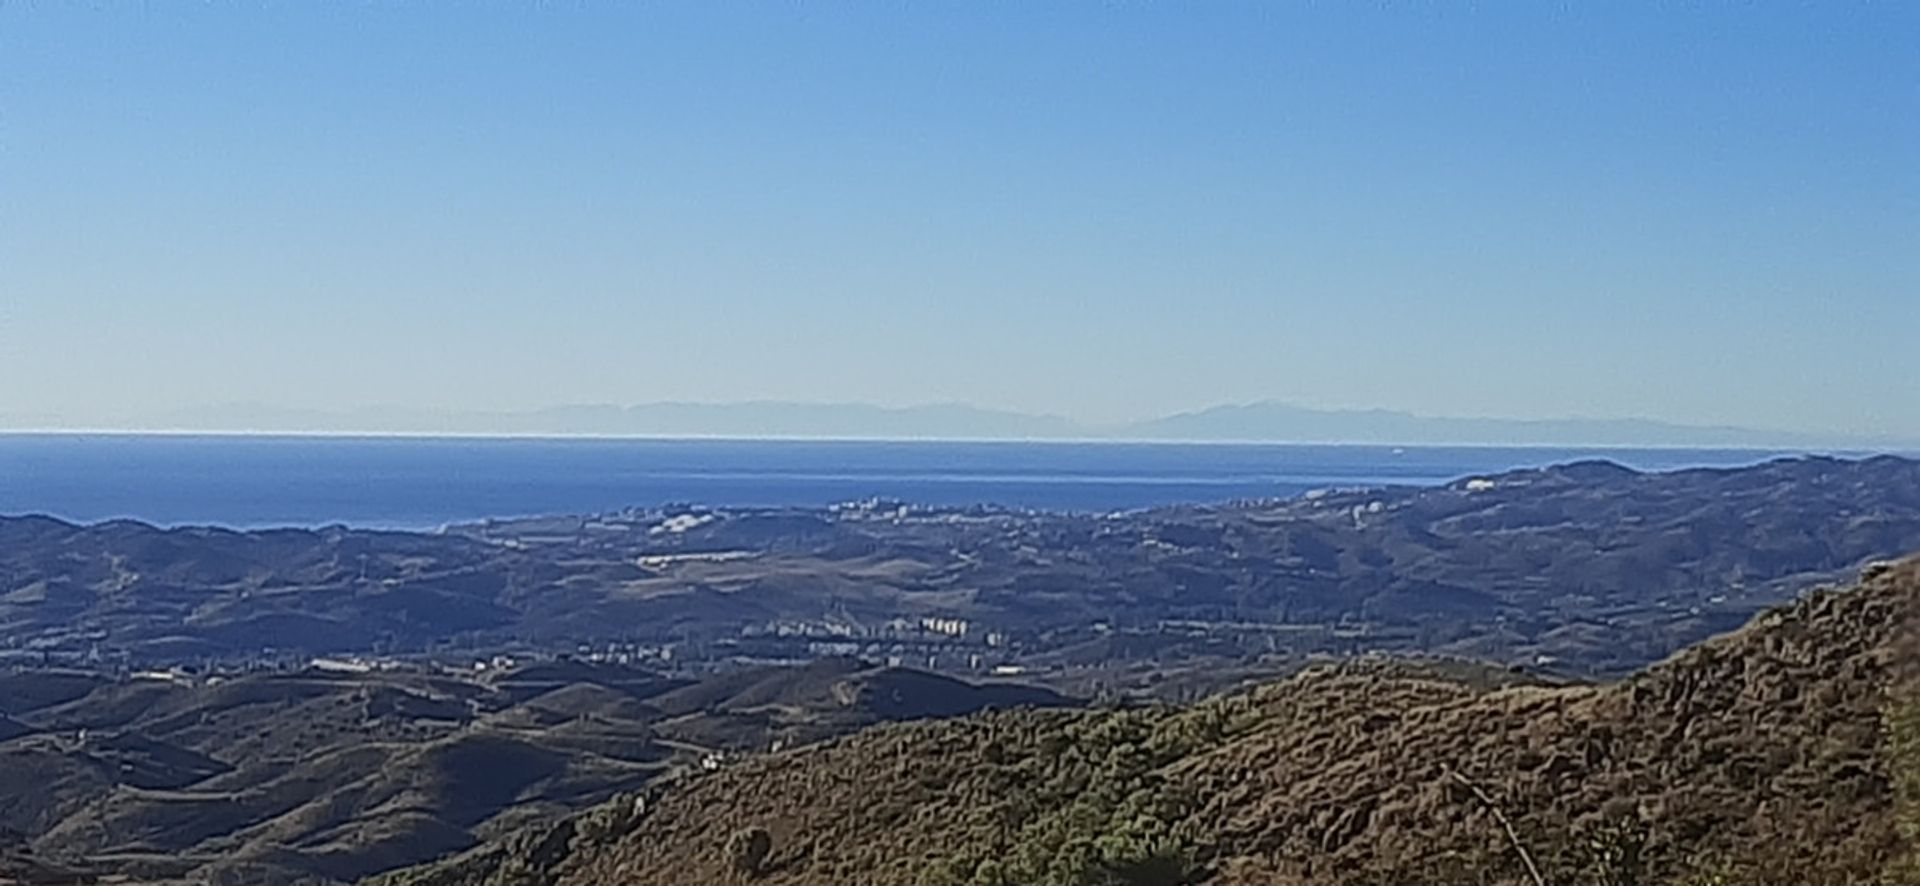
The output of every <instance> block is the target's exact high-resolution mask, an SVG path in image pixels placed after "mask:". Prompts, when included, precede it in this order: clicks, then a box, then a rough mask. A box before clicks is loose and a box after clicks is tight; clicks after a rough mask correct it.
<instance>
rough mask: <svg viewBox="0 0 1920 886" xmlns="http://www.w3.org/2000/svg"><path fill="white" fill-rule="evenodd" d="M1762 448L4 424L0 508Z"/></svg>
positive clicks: (169, 511)
mask: <svg viewBox="0 0 1920 886" xmlns="http://www.w3.org/2000/svg"><path fill="white" fill-rule="evenodd" d="M1779 454H1781V453H1778V452H1767V451H1760V450H1751V449H1733V450H1728V449H1719V450H1714V449H1566V448H1499V447H1404V448H1401V447H1391V446H1309V445H1235V444H1174V443H1064V442H1047V443H992V442H932V441H916V442H882V441H802V440H663V439H528V438H444V437H443V438H420V437H292V436H181V435H81V434H23V435H0V513H5V514H25V513H39V514H49V515H52V516H56V517H60V518H63V519H68V520H75V521H83V522H86V521H99V520H107V519H115V518H132V519H137V520H144V521H148V522H152V523H158V524H161V525H186V524H210V525H218V526H229V527H236V528H253V527H263V526H279V525H292V526H318V525H325V524H330V523H344V524H348V525H352V526H364V527H388V528H407V529H425V528H434V527H438V526H441V525H444V524H447V523H452V522H461V521H469V520H478V519H482V518H486V517H506V516H521V515H532V514H560V513H569V514H579V513H595V512H605V511H612V510H618V509H620V508H625V507H646V506H655V505H661V504H667V503H674V502H694V503H699V504H706V505H720V506H728V505H733V506H738V505H811V506H819V505H827V504H832V503H834V502H839V501H848V500H853V499H860V498H868V497H874V496H879V497H886V498H897V499H902V500H906V501H911V502H918V503H925V504H939V505H963V504H975V503H988V504H999V505H1007V506H1015V507H1030V508H1041V509H1050V510H1077V511H1107V510H1116V509H1127V508H1140V507H1149V506H1154V505H1165V504H1175V503H1184V502H1215V501H1225V500H1229V499H1236V498H1254V497H1269V496H1292V495H1298V494H1301V493H1303V492H1306V491H1309V490H1312V489H1316V488H1323V487H1329V486H1361V485H1381V484H1436V483H1443V482H1446V481H1449V480H1453V479H1456V478H1459V477H1462V476H1468V475H1472V474H1480V473H1489V472H1494V471H1501V470H1506V469H1510V468H1516V467H1523V466H1532V465H1544V464H1553V463H1559V462H1566V461H1572V460H1576V459H1585V458H1606V459H1612V460H1614V461H1618V462H1620V463H1622V464H1626V465H1629V466H1632V467H1636V468H1641V469H1647V470H1666V469H1673V468H1680V467H1691V466H1732V465H1741V464H1750V463H1753V462H1756V461H1760V460H1764V459H1766V458H1770V457H1774V456H1776V455H1779Z"/></svg>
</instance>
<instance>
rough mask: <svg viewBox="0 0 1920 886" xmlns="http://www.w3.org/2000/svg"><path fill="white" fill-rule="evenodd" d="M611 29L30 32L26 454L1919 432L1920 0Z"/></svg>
mask: <svg viewBox="0 0 1920 886" xmlns="http://www.w3.org/2000/svg"><path fill="white" fill-rule="evenodd" d="M614 5H615V4H599V3H547V4H540V5H538V7H537V8H535V7H528V8H518V7H523V6H527V5H525V4H452V3H448V4H438V3H398V4H375V3H298V2H277V3H271V4H266V5H258V6H255V5H248V4H240V3H224V2H222V3H191V2H181V3H149V4H132V3H124V4H123V3H72V4H68V3H20V2H14V3H5V4H3V5H0V379H4V381H3V382H0V416H11V418H0V424H5V423H6V422H9V421H11V422H14V423H15V425H16V426H18V424H19V423H22V422H25V423H36V422H38V423H45V421H47V420H48V419H47V417H48V416H54V417H57V418H58V420H59V421H64V422H72V423H78V424H89V425H96V426H97V425H99V424H111V423H113V422H116V421H124V420H126V419H125V417H126V416H128V415H132V414H136V413H140V412H143V411H149V410H164V409H173V408H184V407H192V406H198V405H208V404H218V403H225V402H236V401H257V402H262V403H269V404H276V405H281V406H288V407H299V408H318V409H345V408H352V407H359V406H367V405H375V404H390V405H396V406H404V407H423V406H431V407H442V408H450V409H508V410H512V409H525V408H534V407H540V406H547V405H554V404H564V403H634V402H646V401H658V400H696V401H734V400H744V399H784V400H803V401H860V402H870V403H878V404H888V405H904V404H912V403H924V402H948V401H958V402H968V403H973V404H977V405H981V406H988V407H998V408H1008V409H1017V410H1026V411H1036V412H1051V413H1059V414H1063V415H1067V416H1071V417H1075V418H1078V419H1082V420H1087V421H1119V420H1124V419H1129V418H1136V417H1143V416H1147V415H1152V414H1156V413H1163V412H1169V411H1175V410H1181V409H1190V408H1195V407H1201V406H1207V405H1211V404H1215V403H1222V402H1235V401H1254V400H1266V399H1276V400H1285V401H1290V402H1294V403H1299V404H1303V405H1311V406H1327V407H1385V408H1395V409H1409V410H1414V411H1419V412H1424V413H1431V414H1446V415H1475V416H1504V417H1557V416H1569V415H1584V416H1642V417H1649V418H1658V419H1666V420H1671V421H1682V422H1693V423H1731V424H1741V425H1749V426H1760V427H1776V428H1788V429H1805V430H1818V431H1837V432H1847V433H1878V434H1890V435H1900V436H1904V437H1907V438H1910V439H1911V438H1920V50H1916V46H1920V4H1914V3H1899V2H1888V3H1842V2H1835V3H1732V2H1729V3H1666V4H1659V5H1642V4H1632V3H1624V2H1593V3H1582V4H1571V5H1569V4H1557V3H1535V2H1515V3H1479V4H1426V3H1418V4H1413V3H1392V4H1385V3H1382V4H1373V3H1365V4H1362V3H1316V4H1299V3H1224V2H1204V3H1157V4H1146V3H1134V2H1121V3H1101V4H1095V3H1032V2H1018V3H988V2H951V3H933V2H927V3H838V2H833V3H787V2H782V3H764V4H721V3H694V2H688V3H668V4H618V5H619V6H620V7H622V8H621V9H619V10H613V9H609V8H606V7H611V6H614Z"/></svg>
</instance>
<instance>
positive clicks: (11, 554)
mask: <svg viewBox="0 0 1920 886" xmlns="http://www.w3.org/2000/svg"><path fill="white" fill-rule="evenodd" d="M1915 549H1920V462H1915V461H1911V460H1906V459H1900V458H1893V457H1879V458H1873V459H1866V460H1858V461H1851V460H1841V459H1825V458H1803V459H1785V460H1780V461H1774V462H1768V463H1765V464H1761V465H1756V466H1753V467H1749V468H1741V469H1731V470H1688V471H1676V472H1670V473H1638V472H1635V471H1631V470H1628V469H1626V468H1623V467H1620V466H1617V465H1612V464H1609V463H1601V462H1590V463H1580V464H1570V465H1560V466H1556V467H1550V468H1542V469H1537V470H1524V471H1514V472H1510V473H1506V474H1499V475H1493V476H1487V477H1472V478H1462V479H1461V480H1460V481H1458V482H1455V483H1452V484H1449V485H1446V486H1442V487H1432V488H1427V487H1385V488H1366V489H1329V490H1323V491H1322V492H1320V493H1316V494H1312V495H1308V496H1305V497H1301V498H1294V499H1276V500H1262V501H1248V502H1235V503H1229V504H1222V505H1217V506H1205V507H1201V506H1192V507H1177V508H1164V509H1158V510H1150V511H1142V512H1129V513H1119V514H1072V513H1035V512H1028V511H1017V510H1005V509H993V508H970V509H940V508H931V509H927V508H915V507H913V506H911V505H906V504H900V503H879V502H875V503H867V504H864V505H860V506H851V507H842V508H831V509H736V510H725V509H707V508H699V507H695V506H676V507H673V508H666V509H655V510H646V511H631V512H622V513H616V514H606V515H598V516H585V517H543V518H530V519H524V520H505V521H494V522H490V523H485V524H476V525H473V526H463V527H455V528H453V529H452V530H451V531H449V532H446V533H434V534H420V533H396V532H369V531H361V530H351V529H344V528H339V527H333V528H326V529H319V530H294V529H288V530H275V531H260V532H229V531H225V530H218V529H204V528H188V529H173V530H162V529H157V528H154V527H151V526H145V525H141V524H138V523H130V522H125V521H120V522H112V523H103V524H98V525H94V526H75V525H71V524H67V523H62V522H60V521H57V520H51V519H47V518H39V517H24V518H0V636H5V637H6V638H7V639H8V643H9V645H8V646H7V647H6V648H0V658H4V659H6V660H10V661H14V662H28V663H32V664H36V665H38V664H46V663H53V664H61V663H75V662H84V661H89V660H95V659H98V658H105V659H106V660H108V661H112V662H123V663H126V664H128V665H130V666H140V665H143V664H158V665H171V664H176V663H181V662H197V661H210V660H211V661H224V662H255V661H262V660H268V661H282V662H284V661H288V660H291V661H304V660H305V659H306V658H307V657H310V656H312V655H323V654H336V653H373V654H385V655H420V654H433V653H445V652H447V651H448V650H451V649H457V650H460V651H461V653H462V654H465V653H469V652H481V651H486V652H492V651H506V652H513V651H526V650H534V651H544V652H551V651H556V650H566V651H571V650H573V649H574V648H575V647H576V646H577V645H578V644H582V643H586V644H598V645H601V646H604V645H606V644H621V645H622V646H623V647H626V648H627V651H629V652H633V653H635V654H645V655H654V656H657V657H671V659H672V660H673V661H674V662H676V663H685V662H688V661H689V660H690V657H691V659H694V660H698V661H701V662H707V663H724V662H731V661H733V660H735V659H740V660H748V661H750V660H755V659H787V660H791V659H801V658H813V657H819V656H821V655H838V654H857V655H862V656H865V657H869V658H875V659H878V660H888V659H891V658H896V657H897V658H899V659H900V660H901V661H902V662H903V663H904V662H906V661H913V662H915V663H916V664H920V665H922V666H926V667H930V668H933V669H944V670H981V669H985V668H989V667H993V666H998V665H1003V664H1005V665H1010V666H1015V667H1020V668H1025V669H1027V670H1029V671H1034V670H1062V671H1065V670H1074V669H1080V670H1086V669H1090V668H1092V669H1109V670H1112V671H1114V672H1115V673H1112V674H1105V673H1103V674H1099V675H1097V679H1098V680H1099V681H1101V682H1105V683H1109V684H1113V683H1122V682H1127V681H1132V680H1136V679H1139V678H1143V674H1142V673H1136V672H1135V670H1137V669H1144V670H1145V671H1147V672H1152V671H1154V670H1155V669H1157V668H1159V667H1161V666H1163V665H1165V664H1167V663H1169V662H1179V661H1194V660H1206V661H1212V662H1226V661H1232V660H1238V659H1245V658H1248V657H1253V656H1270V657H1273V658H1276V659H1280V660H1282V661H1283V662H1285V663H1289V664H1294V663H1297V662H1298V661H1300V660H1302V659H1304V658H1305V657H1307V656H1310V655H1313V654H1319V653H1334V654H1343V655H1346V654H1355V653H1368V652H1391V653H1400V652H1414V651H1420V652H1436V653H1442V654H1448V655H1455V656H1462V657H1472V658H1480V659H1488V660H1496V661H1501V662H1505V663H1517V664H1524V665H1529V666H1531V665H1535V664H1542V663H1551V664H1553V666H1554V667H1556V668H1558V669H1561V670H1564V671H1567V672H1570V673H1577V674H1586V675H1611V674H1619V673H1624V672H1626V671H1629V670H1631V669H1633V668H1636V667H1639V666H1643V665H1645V664H1647V663H1650V662H1652V661H1656V660H1658V659H1660V658H1661V657H1664V656H1665V655H1667V654H1669V653H1671V652H1672V651H1674V650H1676V649H1678V648H1681V647H1682V646H1685V645H1687V644H1689V643H1692V642H1695V641H1697V640H1700V639H1702V638H1704V637H1707V636H1710V635H1712V634H1714V633H1717V632H1721V631H1725V630H1729V629H1731V628H1733V627H1735V626H1737V625H1739V624H1741V623H1743V622H1744V621H1745V620H1746V619H1748V618H1749V617H1751V616H1752V615H1753V614H1754V613H1756V612H1758V611H1760V610H1762V609H1765V608H1767V607H1768V606H1772V605H1775V604H1777V603H1779V602H1782V601H1784V600H1788V599H1791V598H1792V597H1793V595H1794V594H1795V593H1797V592H1798V591H1800V590H1801V589H1803V588H1805V587H1807V586H1809V585H1812V584H1815V583H1819V582H1822V581H1832V580H1835V579H1837V578H1840V577H1842V576H1845V575H1847V574H1849V573H1850V571H1851V570H1854V569H1857V568H1858V567H1859V566H1860V565H1861V564H1863V563H1865V562H1867V561H1870V560H1874V559H1879V558H1884V557H1889V556H1896V555H1898V554H1901V553H1904V552H1906V551H1910V550H1915ZM928 620H932V621H931V622H929V621H928ZM929 623H933V624H945V625H947V626H948V627H943V628H938V629H935V628H929V627H927V625H928V624H929ZM1063 685H1064V684H1063Z"/></svg>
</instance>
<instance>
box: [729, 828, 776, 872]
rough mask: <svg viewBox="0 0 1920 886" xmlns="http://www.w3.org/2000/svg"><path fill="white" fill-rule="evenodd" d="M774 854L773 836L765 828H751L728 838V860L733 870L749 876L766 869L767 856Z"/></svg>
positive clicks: (736, 832)
mask: <svg viewBox="0 0 1920 886" xmlns="http://www.w3.org/2000/svg"><path fill="white" fill-rule="evenodd" d="M772 852H773V835H772V834H769V833H767V829H766V828H763V827H758V826H755V827H750V828H747V829H746V830H742V831H735V832H734V834H733V836H732V837H729V838H727V858H728V859H729V860H730V861H731V862H732V863H733V869H734V870H736V871H739V872H741V873H743V874H747V875H750V876H751V875H756V874H759V873H760V872H761V871H764V870H765V869H766V864H767V856H768V855H770V854H772Z"/></svg>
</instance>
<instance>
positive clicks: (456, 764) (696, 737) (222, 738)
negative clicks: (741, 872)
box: [0, 660, 1066, 884]
mask: <svg viewBox="0 0 1920 886" xmlns="http://www.w3.org/2000/svg"><path fill="white" fill-rule="evenodd" d="M1065 702H1066V700H1065V699H1063V698H1061V697H1059V696H1057V695H1054V694H1052V693H1049V692H1047V691H1045V690H1039V689H1032V688H1028V687H1019V686H1010V685H974V684H968V683H963V682H960V681H957V680H953V679H950V678H946V677H940V676H936V675H932V674H923V673H918V672H913V671H905V670H901V669H896V668H887V667H877V666H872V665H868V664H865V663H862V662H857V661H852V660H835V661H831V662H823V663H820V664H816V665H813V666H810V667H805V668H772V667H769V668H762V669H758V670H755V671H751V672H744V673H742V674H736V675H729V676H723V677H716V678H713V679H710V680H706V681H694V680H685V679H672V678H666V677H662V676H660V675H657V674H652V673H648V672H645V671H638V670H635V669H629V668H619V667H607V666H599V665H591V664H586V663H576V662H564V661H556V662H543V663H536V664H531V665H526V666H521V667H515V668H511V669H506V670H500V671H497V672H492V673H485V674H479V675H474V674H451V673H444V672H434V671H431V670H426V669H396V670H387V671H368V672H339V671H326V670H307V671H300V672H292V673H262V674H255V675H247V676H240V677H234V678H228V679H217V678H208V679H197V678H193V677H191V676H186V675H171V676H168V677H166V678H162V677H161V675H151V676H148V677H144V678H133V679H125V678H117V677H110V676H104V675H97V674H89V673H85V672H75V671H49V672H39V671H15V672H11V673H7V674H4V675H3V676H0V711H4V712H5V713H4V715H0V724H4V725H5V727H6V728H5V730H4V731H3V732H0V833H4V834H12V835H14V837H15V838H14V841H13V846H12V851H13V861H12V863H11V866H9V865H8V864H5V863H0V874H4V872H6V871H8V870H12V871H13V872H15V873H16V874H18V873H19V872H21V871H23V870H30V869H31V867H30V865H29V864H28V862H32V863H33V864H37V865H41V866H46V865H55V867H54V868H51V870H54V871H57V872H61V873H59V876H63V877H71V878H74V879H67V880H63V881H62V882H76V881H84V880H85V879H87V877H88V876H90V874H91V873H106V872H112V873H114V874H116V875H125V876H133V877H136V878H140V879H142V880H154V881H168V882H220V883H262V884H281V883H337V882H343V881H352V880H354V879H357V878H359V877H361V876H364V875H367V874H371V873H374V872H378V871H382V870H387V869H389V868H393V867H396V866H401V865H406V864H412V863H418V862H421V861H425V860H428V859H432V858H435V857H438V856H441V855H444V854H448V853H452V852H456V851H459V850H463V849H466V848H469V847H471V846H473V845H475V844H476V843H478V842H479V841H481V840H483V839H486V838H489V837H497V836H502V835H507V834H512V833H515V832H519V831H522V830H525V829H529V828H533V827H538V826H542V825H544V824H545V823H547V822H549V821H551V820H552V819H554V818H556V817H558V816H560V815H563V814H565V813H568V812H571V811H574V810H578V809H580V808H583V807H586V806H590V805H592V804H594V803H596V802H600V801H603V800H606V799H608V798H610V797H613V796H616V795H618V794H621V793H622V792H631V791H634V790H637V789H639V788H641V787H642V786H644V785H646V784H648V783H650V782H652V781H654V780H655V779H658V778H660V777H662V776H664V775H671V774H673V773H675V772H680V771H684V770H687V769H690V768H697V767H699V766H702V765H713V762H714V761H716V760H720V759H725V758H726V757H727V756H729V755H731V754H736V753H739V752H742V751H746V750H755V751H764V750H765V749H767V748H768V747H770V746H773V745H775V744H776V743H778V744H779V745H781V746H792V745H797V744H800V743H803V742H807V741H814V740H818V739H820V738H824V737H829V736H833V735H838V734H843V733H845V732H850V731H853V730H856V729H859V728H861V727H865V726H870V725H873V724H876V723H880V722H885V721H889V720H898V719H907V718H913V717H924V716H930V715H935V714H957V713H967V712H973V711H978V710H982V709H985V708H989V707H996V706H1012V705H1058V704H1063V703H1065Z"/></svg>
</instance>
